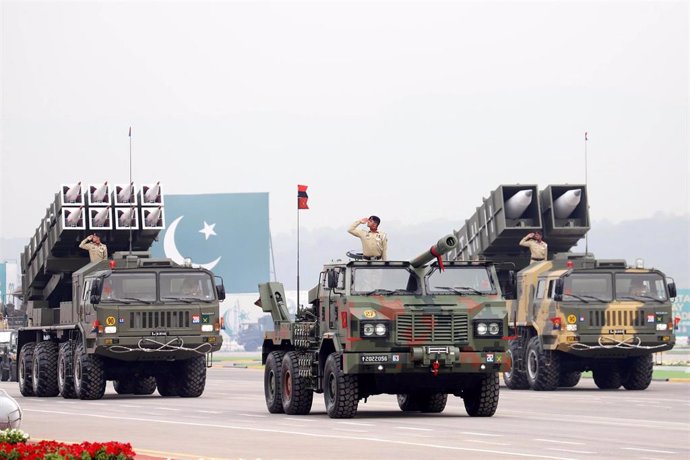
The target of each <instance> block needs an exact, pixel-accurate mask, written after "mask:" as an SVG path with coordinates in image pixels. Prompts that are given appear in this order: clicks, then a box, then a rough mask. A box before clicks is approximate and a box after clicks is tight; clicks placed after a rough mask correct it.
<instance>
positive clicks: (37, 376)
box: [31, 340, 59, 397]
mask: <svg viewBox="0 0 690 460" xmlns="http://www.w3.org/2000/svg"><path fill="white" fill-rule="evenodd" d="M57 360H58V344H57V342H53V341H51V340H46V341H43V342H39V343H37V344H36V348H35V349H34V356H33V362H32V363H31V384H32V386H33V390H34V394H35V395H36V396H42V397H53V396H57V395H58V393H59V391H58V383H57Z"/></svg>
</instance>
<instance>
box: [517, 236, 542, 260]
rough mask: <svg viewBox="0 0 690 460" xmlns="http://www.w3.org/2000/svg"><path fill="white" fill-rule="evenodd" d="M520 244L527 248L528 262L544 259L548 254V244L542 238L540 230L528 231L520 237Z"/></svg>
mask: <svg viewBox="0 0 690 460" xmlns="http://www.w3.org/2000/svg"><path fill="white" fill-rule="evenodd" d="M520 246H524V247H526V248H529V252H530V263H535V262H541V261H543V260H546V256H547V254H548V245H547V244H546V242H545V241H544V240H543V239H542V236H541V232H540V231H539V230H537V231H536V232H534V233H530V234H528V235H527V236H525V237H524V238H523V239H521V240H520Z"/></svg>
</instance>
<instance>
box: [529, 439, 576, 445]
mask: <svg viewBox="0 0 690 460" xmlns="http://www.w3.org/2000/svg"><path fill="white" fill-rule="evenodd" d="M535 441H542V442H553V443H554V444H570V445H573V446H584V445H585V443H584V442H573V441H556V440H553V439H541V438H537V439H535Z"/></svg>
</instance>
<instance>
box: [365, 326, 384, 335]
mask: <svg viewBox="0 0 690 460" xmlns="http://www.w3.org/2000/svg"><path fill="white" fill-rule="evenodd" d="M365 327H366V326H365ZM376 335H378V336H379V337H382V336H384V335H386V325H385V324H383V323H378V324H377V325H376Z"/></svg>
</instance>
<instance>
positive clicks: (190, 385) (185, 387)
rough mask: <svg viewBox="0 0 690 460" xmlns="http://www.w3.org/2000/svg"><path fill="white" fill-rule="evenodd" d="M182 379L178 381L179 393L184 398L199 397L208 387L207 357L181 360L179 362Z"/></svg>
mask: <svg viewBox="0 0 690 460" xmlns="http://www.w3.org/2000/svg"><path fill="white" fill-rule="evenodd" d="M177 366H178V369H179V371H178V372H179V374H178V375H179V376H180V380H179V381H178V382H177V394H178V395H179V396H181V397H183V398H198V397H199V396H201V395H202V394H203V392H204V388H205V387H206V357H205V356H198V357H196V358H191V359H186V360H184V361H180V362H179V363H178V364H177Z"/></svg>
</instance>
